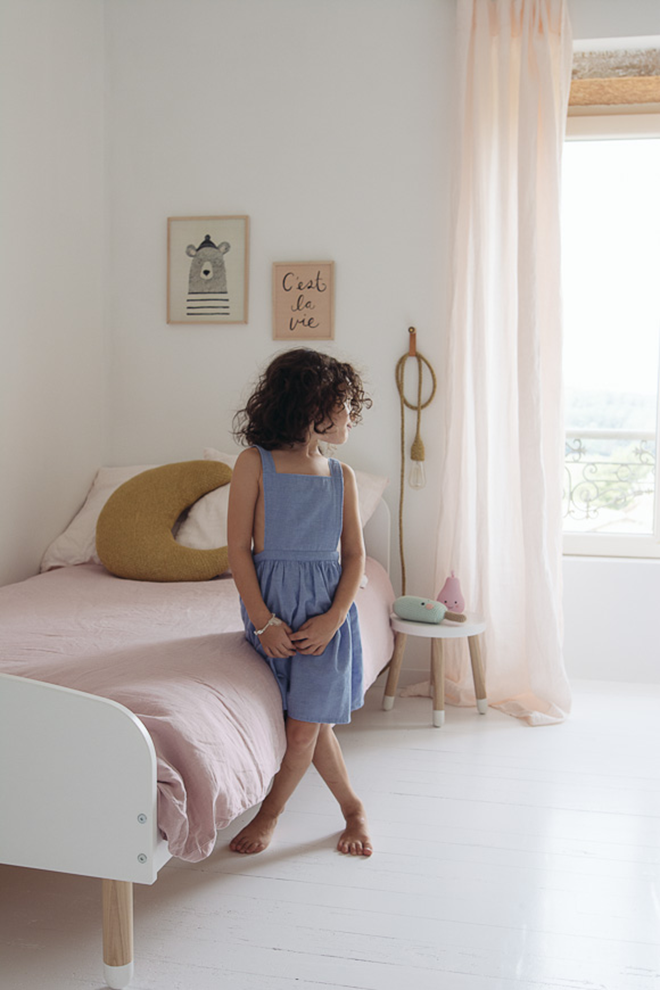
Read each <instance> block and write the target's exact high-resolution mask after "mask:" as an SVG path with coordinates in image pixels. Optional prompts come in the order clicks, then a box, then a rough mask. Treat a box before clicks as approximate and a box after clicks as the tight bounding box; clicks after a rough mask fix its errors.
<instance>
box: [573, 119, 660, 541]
mask: <svg viewBox="0 0 660 990" xmlns="http://www.w3.org/2000/svg"><path fill="white" fill-rule="evenodd" d="M626 138H657V139H660V112H652V113H642V112H637V111H633V112H630V110H629V108H623V107H618V108H612V107H608V108H607V112H604V111H600V112H598V113H583V112H580V113H574V112H573V113H571V114H570V116H569V117H568V119H567V123H566V135H565V140H566V141H589V140H591V141H598V140H617V139H626ZM659 375H660V369H659ZM655 442H656V474H655V484H654V532H653V533H652V534H644V535H636V536H631V535H629V534H626V533H563V553H564V556H566V557H569V556H586V557H628V558H660V464H659V460H660V459H659V458H658V450H659V448H660V380H659V383H658V394H657V404H656V431H655Z"/></svg>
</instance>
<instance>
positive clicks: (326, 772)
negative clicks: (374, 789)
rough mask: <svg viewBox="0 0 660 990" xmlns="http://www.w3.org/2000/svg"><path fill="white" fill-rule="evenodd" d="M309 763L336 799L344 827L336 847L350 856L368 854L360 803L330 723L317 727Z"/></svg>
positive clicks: (366, 832)
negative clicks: (311, 762)
mask: <svg viewBox="0 0 660 990" xmlns="http://www.w3.org/2000/svg"><path fill="white" fill-rule="evenodd" d="M313 763H314V766H315V767H316V769H317V770H318V772H319V773H320V775H321V777H322V778H323V780H324V781H325V782H326V784H327V785H328V787H329V788H330V790H331V791H332V793H333V795H334V796H335V797H336V799H337V801H338V802H339V807H340V808H341V810H342V814H343V816H344V818H345V819H346V828H345V830H344V831H343V832H342V834H341V836H340V837H339V842H338V843H337V849H338V850H339V852H342V853H349V854H350V855H351V856H371V854H372V852H373V847H372V845H371V839H370V838H369V832H368V830H367V829H368V826H367V816H366V813H365V810H364V805H363V804H362V802H361V801H360V799H359V797H358V796H357V794H356V793H355V791H354V790H353V788H352V787H351V782H350V780H349V779H348V770H347V769H346V764H345V763H344V757H343V754H342V751H341V746H340V745H339V740H338V739H337V737H336V735H335V733H334V731H333V728H332V726H331V725H322V726H321V729H320V732H319V736H318V741H317V743H316V749H315V750H314V759H313Z"/></svg>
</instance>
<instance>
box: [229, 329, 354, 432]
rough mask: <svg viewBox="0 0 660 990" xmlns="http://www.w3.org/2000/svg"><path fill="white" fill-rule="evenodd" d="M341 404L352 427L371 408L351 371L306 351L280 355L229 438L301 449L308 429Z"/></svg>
mask: <svg viewBox="0 0 660 990" xmlns="http://www.w3.org/2000/svg"><path fill="white" fill-rule="evenodd" d="M345 402H348V403H350V416H351V421H352V422H353V423H359V422H360V420H361V418H362V410H363V408H367V409H368V408H369V407H370V406H371V399H370V398H369V397H368V396H367V395H366V393H365V391H364V388H363V385H362V379H361V378H360V375H359V374H358V372H357V371H356V370H355V368H353V366H352V365H350V364H346V363H344V362H342V361H337V359H336V358H333V357H330V356H329V355H328V354H321V353H320V352H319V351H314V350H312V349H311V348H307V347H299V348H295V349H294V350H290V351H284V352H283V353H282V354H279V355H278V356H277V357H276V358H274V360H273V361H271V363H270V364H269V365H268V367H267V368H266V370H265V371H264V373H263V374H262V375H261V377H260V378H259V381H258V382H257V386H256V388H255V389H254V391H253V392H252V395H251V396H250V398H249V399H248V401H247V404H246V406H245V408H244V409H241V410H239V411H238V412H237V413H236V415H235V417H234V430H233V432H234V436H235V437H236V438H237V439H238V440H239V441H240V442H241V443H244V444H247V445H249V446H254V445H258V446H259V447H263V448H264V449H265V450H277V449H278V448H280V447H289V446H292V445H293V444H298V443H305V441H306V440H307V437H308V431H309V428H310V426H313V427H314V429H315V431H316V432H317V433H319V434H320V435H322V434H323V433H324V432H326V431H327V430H328V429H329V427H326V430H325V431H324V429H323V424H324V423H326V422H327V421H328V419H329V418H331V416H332V414H333V413H335V412H336V411H337V409H338V408H340V407H341V406H342V405H343V404H344V403H345Z"/></svg>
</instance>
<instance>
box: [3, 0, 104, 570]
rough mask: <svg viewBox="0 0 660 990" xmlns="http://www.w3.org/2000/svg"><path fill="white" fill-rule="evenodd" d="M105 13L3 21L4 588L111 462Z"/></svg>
mask: <svg viewBox="0 0 660 990" xmlns="http://www.w3.org/2000/svg"><path fill="white" fill-rule="evenodd" d="M102 36H103V20H102V8H101V6H100V4H98V3H90V2H89V0H58V3H57V4H54V3H51V2H48V0H3V3H2V11H1V16H0V134H1V135H2V136H1V139H0V140H1V141H2V182H1V189H0V212H1V214H2V260H1V263H0V272H1V273H2V275H1V278H2V289H1V291H0V313H1V319H0V334H1V339H2V349H1V357H0V430H1V434H0V548H1V553H0V584H1V583H5V582H9V581H12V580H19V579H21V578H23V577H27V576H28V575H30V574H33V573H35V571H36V570H37V568H38V565H39V560H40V558H41V555H42V553H43V550H44V549H45V547H46V545H47V544H48V543H49V542H50V540H51V539H53V537H55V536H56V535H57V533H59V532H60V531H61V530H62V529H63V528H64V526H65V525H66V524H67V523H68V521H69V519H70V518H71V516H72V515H73V514H74V512H75V511H76V510H77V508H78V507H79V505H80V502H81V500H82V497H83V495H84V492H85V491H86V488H87V487H88V486H89V483H90V481H91V478H92V477H93V474H94V471H95V469H96V468H97V466H98V464H99V462H100V461H101V460H103V458H104V457H105V432H106V422H105V399H104V392H105V369H104V366H103V363H104V349H103V348H104V344H103V295H102V293H103V289H102V282H103V258H104V225H103V216H104V185H103V183H104V174H103V169H104V162H103V115H102V93H103V47H102Z"/></svg>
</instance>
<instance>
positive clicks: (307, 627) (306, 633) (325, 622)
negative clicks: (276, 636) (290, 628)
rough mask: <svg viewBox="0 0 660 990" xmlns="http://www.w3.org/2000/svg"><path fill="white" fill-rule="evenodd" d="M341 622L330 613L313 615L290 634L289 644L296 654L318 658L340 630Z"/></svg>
mask: <svg viewBox="0 0 660 990" xmlns="http://www.w3.org/2000/svg"><path fill="white" fill-rule="evenodd" d="M340 626H341V622H340V621H338V620H337V618H336V617H335V616H334V615H332V614H331V613H330V612H324V613H323V615H315V616H314V617H313V618H311V619H308V620H307V622H303V624H302V626H301V627H300V629H298V630H297V631H296V632H294V633H291V642H292V643H293V645H294V646H295V648H296V649H297V651H298V653H302V654H303V655H305V656H311V657H318V656H319V655H320V654H321V653H323V651H324V650H325V648H326V646H327V645H328V643H329V642H330V640H331V639H332V637H333V636H334V635H335V633H336V632H337V630H338V629H339V628H340Z"/></svg>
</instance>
